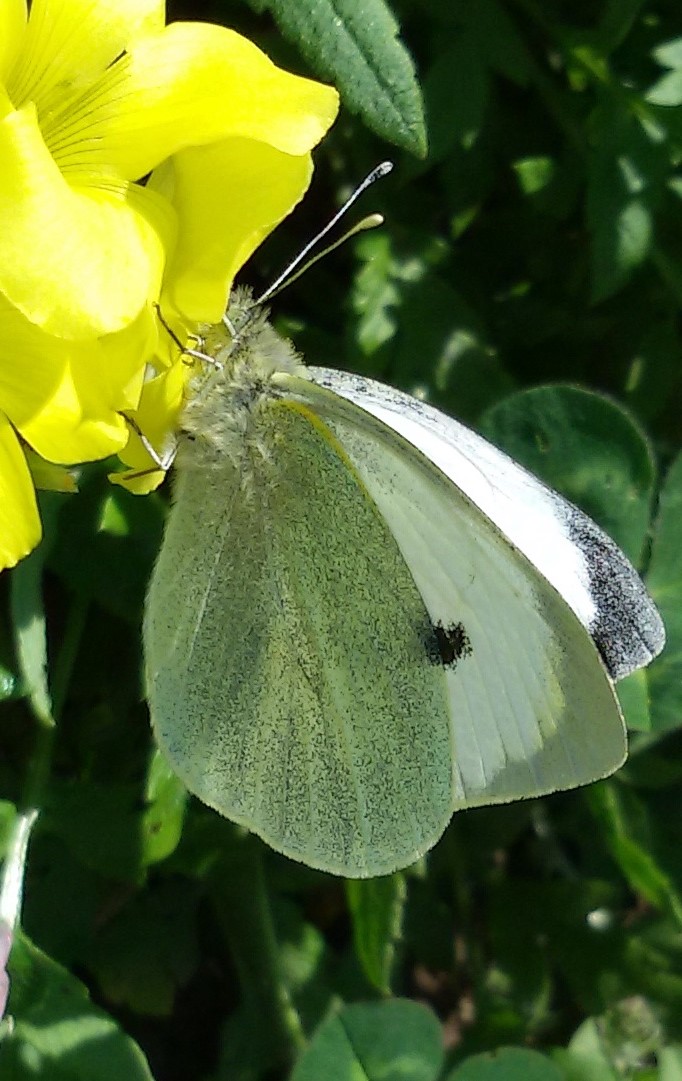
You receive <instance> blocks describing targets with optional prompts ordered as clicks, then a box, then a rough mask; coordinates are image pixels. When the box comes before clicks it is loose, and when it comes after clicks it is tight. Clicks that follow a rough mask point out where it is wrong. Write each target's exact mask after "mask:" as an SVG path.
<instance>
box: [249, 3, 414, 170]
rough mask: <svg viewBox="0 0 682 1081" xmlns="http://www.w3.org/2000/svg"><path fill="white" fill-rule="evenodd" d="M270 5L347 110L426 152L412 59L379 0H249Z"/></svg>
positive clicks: (404, 145) (263, 6)
mask: <svg viewBox="0 0 682 1081" xmlns="http://www.w3.org/2000/svg"><path fill="white" fill-rule="evenodd" d="M248 2H249V4H250V6H251V7H252V8H253V9H254V10H255V11H258V12H262V11H270V12H271V13H272V15H273V17H274V18H275V20H276V21H277V23H278V25H279V27H280V29H281V31H282V33H283V34H284V36H285V37H287V38H289V40H290V41H293V42H294V43H295V44H296V45H297V46H298V48H299V49H300V50H301V53H302V54H303V56H305V58H306V60H307V61H308V63H309V64H310V66H311V67H312V68H313V70H314V71H315V72H316V73H317V74H318V75H320V76H321V77H322V78H327V79H330V80H331V81H332V82H334V83H335V84H336V86H337V87H338V88H339V90H340V91H341V94H342V97H343V100H344V102H345V104H346V105H347V106H348V108H349V109H350V110H351V112H354V113H359V114H360V116H361V117H362V119H363V120H364V121H365V123H366V124H367V126H368V127H369V128H371V130H372V131H374V132H376V133H377V135H380V136H381V137H382V138H384V139H387V140H388V141H389V142H392V143H395V144H396V146H400V147H402V148H403V149H404V150H409V151H410V153H412V154H415V155H417V157H424V155H425V154H426V128H425V122H424V108H423V104H422V99H421V92H420V89H419V84H418V82H417V79H416V77H415V70H414V65H413V63H412V59H411V57H410V55H409V53H408V51H407V49H406V48H405V46H404V45H403V43H402V42H401V41H400V39H399V37H398V33H399V28H398V24H397V22H396V20H395V18H394V16H393V14H392V12H391V10H390V8H389V7H388V6H387V5H386V4H385V3H384V0H363V2H362V3H361V4H359V3H358V2H357V0H248Z"/></svg>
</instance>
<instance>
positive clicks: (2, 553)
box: [0, 413, 41, 569]
mask: <svg viewBox="0 0 682 1081" xmlns="http://www.w3.org/2000/svg"><path fill="white" fill-rule="evenodd" d="M40 537H41V528H40V518H39V517H38V507H37V504H36V497H35V492H34V490H33V483H32V481H31V474H30V473H29V470H28V466H27V465H26V459H25V458H24V454H23V451H22V449H21V447H20V445H19V440H18V439H17V437H16V434H15V432H14V429H13V428H12V425H11V424H10V423H9V421H8V420H7V418H6V417H4V416H3V415H2V413H0V569H4V568H5V567H13V566H14V565H15V564H16V563H18V562H19V560H20V559H23V558H24V556H25V555H28V553H29V552H30V551H31V550H32V549H33V548H35V546H36V544H37V543H38V541H39V540H40Z"/></svg>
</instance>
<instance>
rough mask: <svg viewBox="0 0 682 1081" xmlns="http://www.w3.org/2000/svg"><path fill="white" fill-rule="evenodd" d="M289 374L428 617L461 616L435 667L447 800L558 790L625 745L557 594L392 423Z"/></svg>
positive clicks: (614, 760) (581, 633)
mask: <svg viewBox="0 0 682 1081" xmlns="http://www.w3.org/2000/svg"><path fill="white" fill-rule="evenodd" d="M292 386H293V383H292ZM298 386H299V389H300V392H301V394H302V395H304V396H307V398H308V399H309V401H310V403H311V405H314V407H315V408H316V409H317V410H318V411H319V412H320V413H321V415H323V416H324V419H325V421H326V422H327V423H328V424H329V425H330V426H331V428H332V430H333V431H334V433H335V435H336V436H337V438H338V439H339V441H340V442H341V443H342V445H343V447H344V450H345V452H346V453H347V454H348V455H349V457H350V459H351V461H352V463H353V465H354V467H355V468H356V469H357V471H358V473H359V474H360V477H361V479H362V481H363V483H364V484H365V485H366V487H367V489H368V491H369V493H370V494H371V496H372V498H373V500H374V501H375V503H376V505H377V507H378V509H379V511H380V513H381V514H382V516H383V517H384V520H385V521H386V523H387V525H388V526H389V528H390V530H391V533H392V534H393V536H394V537H395V539H396V541H397V543H398V545H399V547H400V550H401V552H402V554H403V556H404V558H405V561H406V563H407V564H408V566H409V567H410V570H411V573H412V576H413V578H414V580H415V582H416V585H417V587H418V589H419V592H420V594H421V596H422V597H423V599H424V602H425V604H426V607H427V609H428V611H429V615H430V617H431V620H432V621H433V622H434V623H440V624H441V625H443V626H444V627H448V626H450V627H452V626H454V627H458V626H461V628H462V634H463V636H464V637H465V639H466V642H467V646H468V648H467V650H466V651H465V652H464V653H463V655H462V656H461V658H460V659H459V661H458V663H457V664H456V665H449V666H447V667H446V668H445V676H446V682H447V685H448V711H447V718H446V719H445V721H444V723H447V724H448V725H449V726H450V728H451V732H452V742H453V747H454V758H453V785H454V796H453V809H455V808H457V807H465V806H473V805H476V804H484V803H494V802H499V801H504V800H510V799H515V798H520V797H527V796H534V795H540V794H542V793H546V792H551V791H555V790H557V789H562V788H569V787H573V786H575V785H579V784H585V783H587V782H589V781H593V780H595V779H597V778H599V777H603V776H604V775H606V774H608V773H610V772H612V771H613V770H614V769H616V768H617V767H618V766H619V765H620V764H621V763H622V761H623V758H624V756H625V731H624V725H623V721H622V718H621V715H620V710H619V707H618V703H617V700H616V698H615V695H614V692H613V687H612V684H611V681H610V679H609V677H608V675H607V672H606V670H605V668H604V665H603V663H602V661H601V658H600V656H599V653H598V651H597V649H596V647H595V645H594V643H593V641H592V639H591V638H590V636H589V635H588V634H587V633H586V632H585V629H584V627H583V626H582V624H581V622H580V621H579V619H578V618H577V616H576V615H575V614H574V612H573V611H572V609H571V608H570V607H569V605H568V604H567V603H566V601H565V600H564V599H563V598H562V596H561V595H560V594H559V593H558V592H557V591H556V589H555V588H554V587H553V586H552V585H551V584H550V583H549V582H548V581H547V580H546V579H545V578H544V577H543V576H542V575H541V574H539V573H538V571H537V570H536V568H535V567H534V566H533V565H532V564H531V563H530V562H529V561H528V560H527V559H526V557H525V556H524V555H523V554H522V553H521V552H519V551H518V550H517V549H516V548H515V547H514V545H512V544H511V543H510V542H509V540H508V539H507V538H506V537H505V536H504V535H503V534H502V533H501V532H500V530H499V529H498V528H497V526H496V525H495V524H494V523H493V522H491V521H490V519H489V518H487V517H486V516H485V515H484V514H483V513H482V512H481V511H480V510H479V509H478V508H477V507H476V506H475V505H473V504H472V503H471V501H470V500H469V499H468V498H467V496H466V495H464V493H462V492H461V491H460V490H459V489H458V488H457V487H456V485H454V484H453V483H452V482H451V481H450V480H449V479H448V478H447V477H446V476H444V474H443V473H442V472H441V471H440V470H439V469H437V468H436V467H435V466H434V465H433V464H432V463H431V462H430V461H429V460H428V459H427V458H425V457H424V455H422V454H421V453H420V452H419V451H418V450H416V449H415V448H414V447H412V446H411V445H410V444H409V443H407V442H406V441H405V440H404V439H403V438H402V437H401V436H400V435H398V434H397V433H396V432H394V431H392V430H391V429H389V428H388V427H387V426H386V425H384V424H382V423H381V422H380V421H378V420H377V419H375V418H374V417H372V416H370V415H369V414H367V413H365V412H364V411H362V410H361V409H360V408H359V407H358V406H357V405H349V404H348V403H345V402H343V400H342V399H339V398H338V397H337V396H336V395H333V394H330V393H329V392H328V391H326V390H324V389H322V388H319V387H315V386H313V385H311V384H309V383H308V384H307V386H306V382H305V381H303V380H300V381H298Z"/></svg>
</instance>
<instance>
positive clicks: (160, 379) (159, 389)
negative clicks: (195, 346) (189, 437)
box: [119, 359, 194, 472]
mask: <svg viewBox="0 0 682 1081" xmlns="http://www.w3.org/2000/svg"><path fill="white" fill-rule="evenodd" d="M193 372H194V368H193V366H192V365H190V364H187V363H186V361H185V360H184V359H183V360H179V361H178V362H177V363H176V364H174V365H173V367H172V368H169V369H168V371H166V372H162V373H161V375H157V376H156V377H155V378H154V379H150V380H148V381H147V382H146V383H145V384H144V386H143V388H142V394H141V396H140V405H139V408H138V409H137V411H136V412H135V413H134V414H132V419H133V421H134V422H135V424H136V426H137V427H138V428H139V429H140V431H141V432H142V433H143V434H144V436H145V438H146V439H147V440H148V441H149V443H151V445H152V446H153V447H154V450H155V451H156V453H157V455H158V456H159V457H160V458H165V457H167V456H169V455H170V454H171V453H172V451H173V449H174V443H175V436H174V432H175V429H176V428H177V422H178V414H179V412H180V409H181V408H182V405H183V402H184V399H185V390H186V387H187V383H188V381H189V380H190V379H191V378H192V374H193ZM119 458H120V459H121V461H123V462H125V464H126V465H129V466H131V467H132V468H133V470H135V471H137V472H142V471H145V470H149V469H150V468H153V467H154V466H155V465H156V463H155V462H154V460H153V458H152V457H151V456H150V454H149V453H148V451H147V450H146V449H145V447H144V445H143V443H142V441H141V440H140V438H139V437H138V435H137V434H136V433H135V431H134V430H133V429H132V428H131V430H130V438H129V440H128V443H127V444H126V446H125V447H124V449H123V450H121V451H119Z"/></svg>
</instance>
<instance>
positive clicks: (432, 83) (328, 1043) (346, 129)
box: [0, 0, 682, 1081]
mask: <svg viewBox="0 0 682 1081" xmlns="http://www.w3.org/2000/svg"><path fill="white" fill-rule="evenodd" d="M169 16H170V17H173V18H180V17H186V18H205V19H209V20H212V21H220V22H224V23H225V24H227V25H231V26H233V27H235V28H236V29H239V30H241V31H243V32H245V33H247V34H248V35H249V36H251V37H252V38H253V39H254V40H256V41H257V42H258V43H259V44H260V45H261V46H262V47H263V48H265V49H266V50H267V51H268V52H269V54H270V55H271V56H272V57H273V59H275V60H276V61H277V62H278V63H280V64H282V65H284V66H286V67H289V68H291V69H293V70H298V71H301V72H304V73H308V74H316V75H318V76H321V77H325V78H327V79H330V80H333V81H334V82H336V83H337V85H338V86H339V87H340V88H341V90H342V91H343V94H344V100H345V102H346V109H345V111H344V112H343V113H342V116H341V118H340V119H339V122H338V123H337V125H336V127H335V129H334V131H333V133H332V134H331V136H330V137H329V138H328V139H327V141H326V143H325V145H324V146H323V147H322V148H321V149H320V150H319V152H318V153H317V155H316V161H317V172H316V176H315V181H314V184H313V187H312V189H311V192H310V193H309V196H308V197H307V199H306V200H305V202H304V203H303V204H302V206H301V207H300V208H299V210H298V211H297V212H296V213H295V214H294V215H292V217H291V218H290V219H289V220H288V221H287V222H286V223H285V224H284V225H283V226H282V227H281V228H280V229H279V230H278V231H277V232H276V234H275V235H274V236H273V237H272V238H270V240H269V241H268V242H267V243H266V244H265V245H264V246H263V248H262V249H261V250H260V251H259V252H258V253H257V254H256V256H255V257H254V259H253V261H252V263H251V265H250V266H249V267H247V268H246V270H245V272H244V275H243V280H245V281H248V282H249V283H250V284H252V285H254V286H255V287H256V288H257V287H258V286H260V285H265V284H267V283H268V282H269V281H270V280H272V278H273V276H274V274H275V273H276V271H278V270H279V269H280V268H281V266H282V265H284V264H285V263H286V262H287V261H288V259H290V258H291V256H292V254H293V253H295V252H296V251H297V249H298V248H300V246H301V245H302V243H303V242H304V241H305V240H307V239H308V237H309V236H310V235H311V234H312V233H313V232H314V231H315V229H317V228H318V227H319V226H320V225H322V224H323V223H324V222H325V221H326V219H327V218H328V217H329V216H330V214H331V212H332V210H333V209H334V208H335V207H336V206H337V205H338V202H339V200H340V199H341V197H342V196H343V195H345V194H347V193H348V192H349V190H350V189H351V188H352V186H353V185H354V184H355V183H356V182H357V181H358V180H359V179H360V178H361V177H362V176H363V175H364V174H365V173H366V172H367V171H368V170H369V168H371V167H372V166H373V165H374V164H376V162H377V161H379V160H381V159H382V158H383V157H386V156H387V155H391V154H395V157H396V164H397V168H396V170H395V171H394V173H393V175H392V176H391V177H390V178H389V179H388V180H385V181H383V182H382V184H381V185H379V186H378V187H376V188H374V189H373V190H372V192H371V194H370V195H369V196H365V197H364V204H363V205H364V206H365V207H366V208H368V209H369V210H380V211H381V212H382V213H383V214H384V215H385V217H386V219H387V221H386V225H385V226H384V227H383V229H382V230H380V231H377V232H374V233H372V234H366V235H364V236H363V237H362V238H361V239H359V240H357V241H356V242H354V243H353V244H349V245H348V246H347V247H346V248H345V249H343V250H341V251H340V252H338V253H336V254H334V255H333V256H330V257H329V258H328V259H326V260H325V261H324V262H323V263H321V264H320V265H318V266H317V267H316V268H315V270H314V271H312V272H311V273H310V274H308V275H307V276H306V277H304V278H303V279H302V280H301V282H300V283H298V284H297V285H296V286H295V287H294V288H292V289H291V290H290V292H289V293H288V294H286V295H285V297H283V298H281V299H280V300H278V301H277V304H276V306H275V307H276V311H275V312H274V317H275V318H276V320H277V322H278V325H279V327H280V329H281V330H283V331H284V332H285V333H287V334H289V335H290V336H291V337H292V338H293V339H294V341H295V343H296V344H297V346H298V347H299V348H300V349H301V351H302V352H303V354H304V355H305V356H306V358H307V359H308V360H309V361H310V362H312V363H318V364H327V365H337V366H342V367H346V368H351V369H355V370H358V371H363V372H366V373H369V374H372V375H376V376H378V377H380V378H382V379H384V380H385V381H389V382H392V383H394V384H396V385H398V386H400V387H403V388H404V389H407V390H409V391H411V392H413V393H417V394H419V395H422V396H425V397H427V398H428V399H429V400H431V401H433V402H434V403H435V404H437V405H438V406H439V407H441V408H443V409H445V410H447V411H449V412H451V413H452V414H453V415H458V416H460V417H462V418H463V419H464V420H466V421H467V422H468V423H471V424H472V425H474V426H476V427H478V428H480V429H481V430H483V431H484V432H485V433H486V434H487V435H488V436H489V437H490V438H492V439H493V440H494V441H496V442H498V443H499V444H500V445H502V446H504V447H505V448H507V449H508V450H509V451H510V453H512V454H513V455H514V456H515V457H517V458H518V459H520V460H522V461H524V462H525V463H526V464H527V465H528V466H529V467H530V468H532V469H533V470H535V471H536V472H538V473H539V474H541V475H543V476H544V477H546V478H547V480H548V481H549V482H550V483H551V484H553V485H555V486H556V487H558V488H560V489H561V490H563V491H564V492H566V494H568V495H569V496H570V497H571V498H572V499H574V500H575V501H576V502H578V503H580V504H581V505H582V506H583V507H584V508H585V509H586V510H587V511H588V512H589V513H590V514H591V515H592V516H593V517H595V518H596V519H597V520H599V521H600V522H601V523H602V524H603V525H604V526H605V528H607V529H608V530H609V531H610V532H611V533H612V534H613V536H614V537H616V539H617V540H618V541H619V543H620V544H621V545H622V546H623V547H624V548H625V549H626V551H627V552H628V554H629V555H630V557H631V558H632V559H633V560H634V561H635V562H637V563H638V565H639V566H640V567H641V569H642V572H643V573H644V574H645V576H646V577H647V580H648V584H649V587H650V589H651V591H652V593H653V595H654V597H655V599H656V600H657V602H658V604H659V605H660V608H661V611H662V613H663V615H664V618H665V620H666V623H667V629H668V638H669V642H668V646H667V648H666V650H665V652H664V654H663V655H662V657H661V658H660V659H659V660H657V661H656V662H655V663H654V664H653V665H652V666H651V667H650V669H649V670H648V671H647V672H646V673H639V674H638V675H637V676H636V677H631V678H630V679H629V680H627V681H626V682H625V683H624V684H623V685H622V700H623V705H624V709H625V712H626V717H627V720H628V723H629V726H630V728H631V731H632V741H631V745H632V753H631V756H630V760H629V762H628V764H627V765H626V767H625V768H624V769H623V770H621V771H620V772H619V774H618V775H617V776H615V777H614V778H612V779H610V780H608V781H605V782H603V783H601V784H599V785H595V786H592V787H591V788H590V789H588V790H584V791H577V792H572V793H566V794H561V795H557V796H554V797H551V798H547V799H544V800H541V801H528V802H522V803H518V804H514V805H510V806H508V807H500V808H490V809H481V810H476V811H470V812H466V813H460V814H458V815H457V816H456V817H455V819H454V820H453V821H452V823H451V825H450V827H449V828H448V830H447V832H446V834H445V836H444V837H443V839H442V841H441V842H440V843H439V845H438V846H437V847H436V849H435V850H434V851H433V852H432V853H431V854H430V855H429V857H428V858H427V859H425V860H424V861H423V862H422V864H420V865H419V866H417V867H415V868H412V869H410V870H409V871H408V872H406V873H403V874H399V875H395V876H391V878H389V879H381V880H376V881H374V882H365V883H356V882H352V883H344V882H343V881H340V880H338V879H335V878H332V877H330V876H325V875H322V874H320V873H317V872H313V871H311V870H308V869H307V868H305V867H302V866H299V865H296V864H293V863H289V862H288V861H286V860H285V859H284V858H283V857H280V856H278V855H276V854H275V853H273V852H271V851H269V850H267V849H266V848H265V846H263V845H262V844H260V843H259V842H257V841H256V839H254V838H251V837H248V836H246V835H244V833H243V832H242V831H240V830H239V829H237V828H236V827H235V826H233V825H232V824H230V823H229V822H226V821H223V820H221V819H219V818H218V817H217V816H216V815H215V814H213V813H212V812H210V811H209V810H207V809H206V808H204V807H202V806H200V805H198V804H197V803H195V802H194V801H189V800H187V799H186V796H185V793H184V791H183V789H182V786H181V785H180V783H179V782H178V781H177V780H176V779H175V778H174V777H173V776H172V775H171V774H169V772H168V770H167V768H166V767H165V765H164V764H163V762H162V761H161V760H160V759H159V757H158V756H157V755H156V753H155V752H154V749H153V746H152V743H151V739H150V733H149V728H148V722H147V715H146V710H145V705H144V701H143V698H142V689H141V674H140V658H141V647H140V615H141V611H142V606H143V601H144V590H145V582H146V581H147V578H148V575H149V572H150V568H151V565H152V562H153V559H154V555H155V552H156V551H157V550H158V545H159V542H160V537H161V531H162V527H163V519H164V514H165V506H166V503H165V497H164V495H163V494H162V495H155V496H151V497H149V498H147V499H136V498H134V497H133V496H130V495H128V494H127V493H126V492H123V491H121V490H120V489H112V488H111V487H110V486H109V485H108V484H107V482H106V476H105V475H106V468H103V467H102V466H101V465H96V466H92V467H88V468H85V469H84V470H83V472H82V476H81V478H80V489H81V491H80V493H79V494H78V495H77V496H71V495H65V496H54V495H53V496H51V497H50V498H49V499H45V500H44V503H43V507H42V511H43V517H44V520H45V523H46V540H45V543H44V544H43V546H42V547H41V548H40V549H39V550H38V552H36V553H34V555H32V556H31V557H29V559H27V560H26V561H24V563H23V564H21V565H20V566H19V567H18V568H17V570H16V571H15V572H13V573H12V574H11V575H10V574H6V575H4V576H3V578H2V580H1V581H0V600H1V601H2V617H1V618H0V699H2V705H1V706H0V716H1V721H2V723H1V725H0V797H1V798H2V799H3V800H4V802H2V803H0V827H1V828H0V844H4V843H5V842H6V836H7V831H8V829H9V825H10V823H11V821H12V818H13V815H14V805H15V804H17V803H18V802H20V801H21V799H22V798H25V797H26V786H27V785H28V786H29V787H30V785H31V784H32V783H34V782H35V778H33V777H32V770H31V763H32V761H33V760H34V758H35V755H36V754H37V750H38V749H39V748H38V740H39V736H37V735H36V732H37V727H36V724H37V721H36V719H40V718H43V719H45V717H48V718H54V720H55V721H56V723H57V724H56V736H55V738H54V746H53V751H52V773H51V777H50V780H49V784H48V787H47V797H46V804H45V807H44V811H43V814H42V816H41V819H40V821H39V824H38V827H37V828H36V831H35V835H34V839H33V841H32V845H31V850H30V859H29V863H28V872H27V880H26V898H25V915H24V932H25V936H22V937H21V938H20V939H19V940H18V941H17V943H16V945H15V948H14V950H13V953H12V956H11V961H10V973H11V977H12V990H11V998H10V1013H11V1014H12V1015H13V1016H14V1018H15V1025H14V1032H13V1034H12V1035H11V1036H8V1026H7V1024H5V1027H4V1028H2V1029H0V1039H1V1042H0V1076H1V1077H2V1078H3V1081H4V1079H5V1078H7V1079H13V1081H29V1079H45V1081H62V1079H63V1081H67V1079H69V1081H81V1079H82V1081H85V1079H87V1081H105V1079H106V1081H119V1079H120V1081H124V1079H125V1081H136V1079H138V1078H139V1079H148V1078H151V1077H153V1078H155V1079H156V1081H180V1079H183V1081H185V1079H188V1078H191V1079H196V1081H261V1079H262V1081H267V1079H275V1078H286V1077H290V1078H291V1081H380V1079H381V1081H517V1079H518V1081H579V1079H580V1081H583V1079H589V1081H618V1079H622V1078H628V1079H629V1078H632V1079H636V1081H654V1079H657V1081H680V1079H682V825H681V822H682V738H681V736H680V722H681V719H682V683H681V681H680V676H681V675H682V604H681V601H682V543H681V541H682V458H679V457H677V455H678V452H679V448H680V442H681V439H680V436H681V428H682V425H681V417H682V411H681V409H680V393H681V390H682V364H681V362H680V361H681V342H680V319H679V309H680V301H681V300H682V212H681V211H682V174H680V169H679V167H680V160H681V158H682V9H681V8H680V6H679V0H658V2H655V0H577V2H575V3H572V4H567V3H565V2H563V0H545V2H543V3H540V2H539V0H475V2H473V3H466V2H462V3H453V2H452V0H395V2H393V3H391V4H390V5H387V4H386V3H384V0H372V2H371V3H370V2H369V0H363V2H362V3H360V2H355V0H336V2H335V3H332V2H331V0H307V2H305V3H304V2H302V0H252V3H251V8H249V7H248V6H247V5H246V4H245V3H244V2H241V0H206V2H205V3H203V4H201V3H199V2H196V3H185V4H180V3H177V4H174V5H171V7H170V11H169ZM398 25H399V26H400V36H399V37H398V36H396V34H397V27H398ZM390 143H393V144H394V146H390V145H388V144H390ZM427 146H428V150H427V149H426V148H427ZM396 148H397V149H396Z"/></svg>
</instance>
